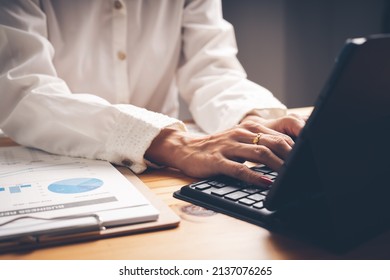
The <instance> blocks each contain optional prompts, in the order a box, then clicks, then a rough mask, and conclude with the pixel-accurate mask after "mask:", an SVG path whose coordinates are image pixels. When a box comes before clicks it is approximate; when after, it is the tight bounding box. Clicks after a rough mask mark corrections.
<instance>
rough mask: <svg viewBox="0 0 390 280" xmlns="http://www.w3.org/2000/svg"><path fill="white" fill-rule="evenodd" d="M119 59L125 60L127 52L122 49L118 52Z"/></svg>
mask: <svg viewBox="0 0 390 280" xmlns="http://www.w3.org/2000/svg"><path fill="white" fill-rule="evenodd" d="M118 59H119V60H125V59H126V54H125V53H124V52H122V51H119V52H118Z"/></svg>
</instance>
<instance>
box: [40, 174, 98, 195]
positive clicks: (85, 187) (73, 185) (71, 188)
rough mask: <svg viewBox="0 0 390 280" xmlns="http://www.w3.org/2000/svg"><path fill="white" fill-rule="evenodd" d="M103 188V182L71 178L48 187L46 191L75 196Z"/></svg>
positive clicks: (94, 179)
mask: <svg viewBox="0 0 390 280" xmlns="http://www.w3.org/2000/svg"><path fill="white" fill-rule="evenodd" d="M101 186H103V181H102V180H100V179H97V178H72V179H66V180H62V181H58V182H54V183H52V184H50V185H49V187H48V189H49V191H51V192H54V193H61V194H75V193H84V192H89V191H93V190H95V189H97V188H100V187H101Z"/></svg>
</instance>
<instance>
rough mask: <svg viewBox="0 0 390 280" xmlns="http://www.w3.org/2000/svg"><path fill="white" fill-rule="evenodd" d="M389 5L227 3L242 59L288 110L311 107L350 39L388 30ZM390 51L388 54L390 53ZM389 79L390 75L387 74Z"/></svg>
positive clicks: (335, 0)
mask: <svg viewBox="0 0 390 280" xmlns="http://www.w3.org/2000/svg"><path fill="white" fill-rule="evenodd" d="M389 2H390V1H389V0H317V1H316V0H223V2H222V3H223V12H224V17H225V19H226V20H228V21H229V22H231V23H232V24H233V25H234V27H235V32H236V38H237V43H238V49H239V54H238V57H239V59H240V61H241V63H242V64H243V66H244V68H245V70H246V71H247V73H248V76H249V79H251V80H252V81H255V82H257V83H259V84H261V85H263V86H265V87H266V88H268V89H269V90H271V91H272V92H273V93H274V95H275V96H277V97H278V98H279V99H280V100H281V101H282V102H284V103H285V104H286V105H287V106H288V107H301V106H310V105H313V103H314V101H315V99H316V97H317V95H318V94H319V92H320V90H321V88H322V87H323V85H324V83H325V81H326V79H327V77H328V75H329V73H330V71H331V68H332V66H333V63H334V60H335V58H336V56H337V54H338V52H339V51H340V49H341V47H342V46H343V44H344V42H345V40H346V39H347V38H349V37H361V36H366V35H369V34H377V33H383V32H386V31H387V32H388V31H389V29H390V28H389V26H390V24H389V22H387V20H388V18H389V17H386V14H387V12H386V11H389V9H388V7H389ZM389 51H390V50H389ZM389 78H390V73H389Z"/></svg>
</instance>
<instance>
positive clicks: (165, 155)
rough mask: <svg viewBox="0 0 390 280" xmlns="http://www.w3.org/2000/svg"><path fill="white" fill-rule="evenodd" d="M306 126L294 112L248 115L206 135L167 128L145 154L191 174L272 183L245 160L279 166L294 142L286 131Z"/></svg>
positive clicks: (278, 167)
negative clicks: (275, 116)
mask: <svg viewBox="0 0 390 280" xmlns="http://www.w3.org/2000/svg"><path fill="white" fill-rule="evenodd" d="M303 126H304V120H303V119H301V118H298V117H295V116H286V117H282V118H279V119H275V120H272V121H270V120H264V119H262V118H260V117H258V116H248V117H246V118H245V119H244V120H243V121H242V122H241V123H240V124H239V125H237V126H235V127H234V128H232V129H229V130H226V131H224V132H220V133H215V134H212V135H207V136H194V135H192V134H190V133H188V132H182V131H178V130H175V129H171V128H166V129H164V130H162V131H161V133H160V134H159V135H158V136H157V137H156V138H155V139H154V141H153V142H152V144H151V146H150V147H149V149H148V150H147V151H146V154H145V157H146V158H147V159H148V160H150V161H152V162H155V163H158V164H162V165H166V166H170V167H174V168H177V169H179V170H181V171H182V172H184V173H185V174H187V175H189V176H192V177H197V178H206V177H211V176H215V175H228V176H230V177H233V178H237V179H240V180H243V181H245V182H247V183H250V184H254V185H259V186H264V185H270V184H271V183H272V181H270V180H269V179H268V178H266V177H263V176H261V175H260V174H259V173H257V172H255V171H253V170H250V169H249V168H248V167H247V166H246V165H245V164H243V162H245V161H250V162H255V163H263V164H265V165H267V166H268V167H270V168H271V169H273V170H275V171H277V170H279V169H280V167H281V166H282V164H283V162H284V160H285V159H286V157H287V156H288V154H289V153H290V151H291V149H292V147H293V145H294V141H293V140H292V138H291V137H290V136H289V135H287V133H288V134H291V136H297V135H298V134H299V132H300V130H301V129H302V127H303Z"/></svg>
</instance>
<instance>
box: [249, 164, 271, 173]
mask: <svg viewBox="0 0 390 280" xmlns="http://www.w3.org/2000/svg"><path fill="white" fill-rule="evenodd" d="M252 169H253V170H255V171H257V172H262V173H270V172H272V171H273V170H272V169H271V168H269V167H267V166H265V165H258V166H254V167H252Z"/></svg>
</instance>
